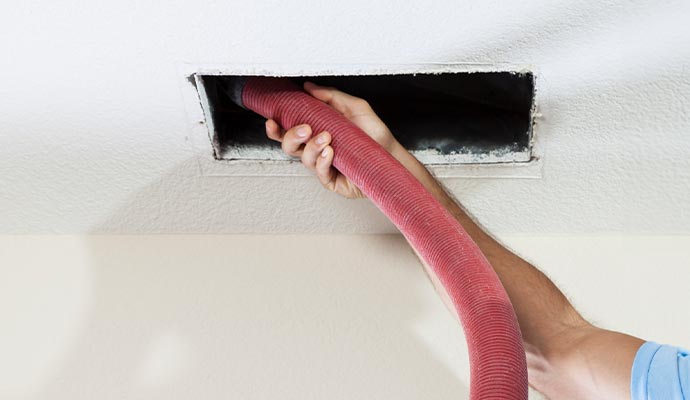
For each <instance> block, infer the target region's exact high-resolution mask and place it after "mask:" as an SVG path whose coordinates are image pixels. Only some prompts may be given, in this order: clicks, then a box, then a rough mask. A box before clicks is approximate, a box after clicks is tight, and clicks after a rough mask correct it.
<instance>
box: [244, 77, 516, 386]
mask: <svg viewBox="0 0 690 400" xmlns="http://www.w3.org/2000/svg"><path fill="white" fill-rule="evenodd" d="M234 90H235V91H236V92H237V93H235V94H236V95H237V97H239V98H240V99H241V102H242V104H243V105H244V107H246V108H248V109H250V110H253V111H255V112H257V113H258V114H261V115H262V116H264V117H266V118H272V119H274V120H276V122H278V123H279V124H280V125H281V126H282V127H284V128H285V129H289V128H291V127H293V126H295V125H298V124H309V125H311V127H312V130H313V131H314V132H322V131H328V132H330V134H331V136H332V143H331V146H333V150H334V159H333V165H334V166H335V167H336V168H337V169H338V171H340V172H341V173H343V174H344V175H345V176H346V177H347V178H348V179H350V181H352V182H353V183H354V184H355V185H357V187H358V188H360V189H361V191H362V193H364V194H365V195H366V196H367V197H368V198H369V199H370V200H371V201H373V202H374V204H376V205H377V206H378V207H379V208H380V209H381V211H383V213H384V214H386V216H388V218H390V220H391V221H392V222H393V223H394V224H395V225H396V226H397V227H398V229H400V231H401V232H402V234H403V235H405V237H406V238H407V239H408V240H409V242H410V243H411V244H412V246H413V247H414V248H415V250H417V252H418V254H419V255H420V256H421V257H422V258H423V259H424V261H425V262H426V263H427V264H428V265H429V266H430V267H431V270H432V271H433V273H434V274H436V276H437V277H438V280H439V281H440V282H441V284H442V285H443V287H444V288H445V290H446V291H447V292H448V295H449V296H450V298H451V299H452V302H453V305H454V306H455V309H456V311H457V313H458V315H459V317H460V321H461V323H462V325H463V329H464V330H465V337H466V339H467V347H468V350H469V357H470V367H471V374H470V398H471V399H473V400H476V399H482V400H483V399H520V400H524V399H527V366H526V361H525V351H524V348H523V346H522V338H521V335H520V327H519V326H518V322H517V318H516V316H515V312H514V311H513V307H512V305H511V303H510V300H509V299H508V295H507V294H506V292H505V290H504V289H503V286H502V285H501V282H500V281H499V279H498V276H497V275H496V273H495V272H494V270H493V268H492V267H491V265H490V264H489V262H488V261H487V260H486V258H485V257H484V255H483V254H482V253H481V251H480V250H479V248H478V247H477V245H476V244H475V243H474V242H473V241H472V239H471V238H470V237H469V235H468V234H467V233H466V232H465V230H464V229H463V228H462V227H461V226H460V224H459V223H458V222H457V220H456V219H455V218H454V217H453V216H452V215H451V214H450V213H449V212H448V211H447V210H446V209H445V208H444V207H443V206H442V205H441V204H440V203H439V202H438V201H437V200H436V199H435V198H434V197H433V196H432V195H431V194H430V193H429V192H428V191H427V190H426V189H425V188H424V186H422V184H421V183H419V181H417V179H415V178H414V176H412V174H411V173H410V172H409V171H408V170H407V169H405V167H403V166H402V165H401V164H400V163H399V162H398V161H397V160H396V159H395V158H393V157H392V156H391V155H390V154H389V153H388V152H387V151H386V150H384V149H383V148H382V147H381V146H380V145H379V144H378V143H376V142H375V141H374V140H373V139H371V138H370V137H369V136H368V135H367V134H366V133H364V132H363V131H362V130H361V129H359V128H358V127H356V126H355V125H354V124H353V123H351V122H350V121H349V120H348V119H347V118H345V117H344V116H343V115H341V114H340V113H339V112H337V111H335V110H333V109H332V108H331V107H330V106H328V105H327V104H325V103H323V102H321V101H319V100H317V99H315V98H314V97H312V96H310V95H309V94H307V93H306V92H304V91H303V90H301V89H300V88H298V87H297V86H296V85H295V84H293V83H292V82H290V81H289V80H287V79H280V78H269V77H251V78H247V79H246V81H243V82H242V85H240V86H239V87H238V88H235V89H234Z"/></svg>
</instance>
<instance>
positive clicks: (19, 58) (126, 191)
mask: <svg viewBox="0 0 690 400" xmlns="http://www.w3.org/2000/svg"><path fill="white" fill-rule="evenodd" d="M292 3H298V4H292ZM162 4H163V3H159V4H158V5H156V4H149V3H147V2H138V1H119V2H108V3H105V4H98V3H97V2H84V3H83V4H78V3H77V2H73V1H72V2H68V1H50V2H49V1H39V2H23V3H18V2H16V3H14V4H13V6H12V7H11V8H9V9H7V10H5V11H4V12H3V13H2V15H0V26H2V27H3V29H2V33H0V50H2V52H3V55H2V57H0V71H2V73H3V77H4V82H3V86H2V90H0V93H1V94H2V95H1V96H0V110H2V111H0V232H4V233H23V232H118V233H123V232H255V233H267V232H271V233H274V232H283V233H293V232H295V233H296V232H341V233H364V232H390V231H393V227H392V226H391V225H390V224H389V223H388V222H387V221H386V219H385V218H384V217H383V216H382V215H381V214H380V213H379V212H378V211H377V210H376V209H375V208H374V207H373V206H371V205H370V204H369V203H368V202H367V201H347V200H344V199H339V198H337V197H336V196H334V195H332V194H331V193H327V192H325V191H324V190H322V189H321V188H320V187H319V186H318V184H317V183H316V182H315V180H314V179H311V178H310V177H282V178H281V177H261V178H255V177H231V176H215V177H211V176H206V175H204V174H203V173H202V171H203V170H204V169H203V168H201V167H200V165H203V164H204V163H205V162H207V161H209V157H210V153H207V152H206V151H203V150H200V149H199V147H198V146H194V145H192V144H191V143H190V142H192V141H195V140H197V139H199V138H198V137H194V134H195V132H196V131H195V129H194V128H193V124H192V123H190V121H191V120H193V118H190V116H189V115H188V114H186V112H187V111H186V107H185V96H184V95H183V94H181V90H180V89H181V88H182V87H183V85H184V82H185V81H184V75H185V73H186V71H187V70H186V68H189V66H198V65H217V66H221V67H222V66H230V65H232V66H234V67H235V68H243V69H245V70H247V71H249V70H255V69H257V68H263V69H268V71H269V72H271V71H272V72H275V73H279V72H286V71H293V72H299V71H302V70H305V69H307V68H309V69H316V70H317V72H321V73H328V72H329V71H332V70H333V69H334V68H336V67H335V66H341V67H340V68H342V66H343V65H346V66H347V65H349V66H357V68H360V69H366V70H369V71H375V70H376V69H377V66H380V65H390V64H396V63H402V64H407V63H435V62H455V63H463V62H467V63H489V64H501V63H508V64H511V65H519V66H524V67H528V68H531V69H533V70H535V71H536V73H537V79H538V85H539V86H538V89H539V92H538V94H537V96H538V102H539V108H540V112H541V114H542V115H543V117H542V119H541V120H540V121H539V123H538V126H537V127H536V135H537V140H538V141H539V144H540V146H541V151H542V152H543V157H542V160H541V161H542V164H541V165H540V168H541V169H540V171H539V174H538V176H540V177H537V178H536V179H512V178H497V177H493V178H485V179H460V178H452V179H446V180H445V184H446V185H447V186H448V187H449V188H450V189H451V190H452V191H453V192H454V193H455V194H456V195H457V197H459V198H460V199H461V200H462V201H463V202H464V203H465V205H466V206H467V208H469V209H470V211H471V212H473V213H474V214H476V216H477V217H478V218H479V219H480V220H481V221H482V222H483V223H484V224H485V225H487V226H489V227H490V228H492V229H493V230H494V231H496V232H502V233H532V234H534V233H564V232H570V233H575V232H577V233H600V232H628V233H690V206H688V198H690V46H688V43H690V28H688V27H687V21H688V20H690V3H688V2H687V1H685V0H675V1H663V2H660V1H658V0H656V1H652V0H648V1H636V2H629V1H622V0H620V1H605V2H602V1H594V0H587V1H582V0H581V1H572V0H571V1H564V0H563V1H554V2H548V3H544V2H541V1H536V0H533V1H527V2H511V1H485V2H475V1H457V0H454V1H450V0H446V1H437V2H434V5H433V7H430V6H429V5H428V4H427V3H423V2H417V3H415V4H407V3H400V2H397V1H393V0H387V1H379V2H371V1H364V0H354V1H349V2H333V4H327V2H317V1H300V2H291V4H290V5H286V3H285V2H277V1H270V0H254V1H251V2H239V1H207V2H203V3H199V2H195V1H190V0H178V1H174V2H167V3H165V5H164V6H163V5H162ZM312 72H313V71H312ZM183 91H184V89H183V90H182V92H183Z"/></svg>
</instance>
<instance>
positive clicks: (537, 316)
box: [266, 84, 643, 399]
mask: <svg viewBox="0 0 690 400" xmlns="http://www.w3.org/2000/svg"><path fill="white" fill-rule="evenodd" d="M305 90H307V91H308V92H309V93H310V94H312V95H313V96H314V97H316V98H318V99H319V100H322V101H324V102H326V103H327V104H329V105H331V106H332V107H333V108H334V109H336V110H337V111H339V112H341V113H343V114H344V115H345V116H346V117H347V118H349V119H350V120H351V121H352V122H353V123H355V124H356V125H358V126H359V127H360V128H361V129H362V130H364V131H365V132H367V133H368V134H370V136H372V137H373V138H374V139H375V140H376V141H377V142H379V143H380V144H381V145H382V146H383V147H384V148H385V149H386V150H387V151H388V152H389V153H390V154H391V155H393V156H394V157H395V158H396V159H397V160H398V161H399V162H400V163H401V164H403V166H405V167H406V168H407V169H408V170H409V171H410V172H411V173H412V174H413V175H414V176H415V177H416V178H417V179H418V180H419V181H420V182H421V183H422V184H423V185H424V186H425V187H426V188H427V190H429V192H430V193H431V194H432V195H433V196H434V197H435V198H436V199H437V200H438V201H439V202H441V204H442V205H443V206H444V207H446V209H448V211H449V212H450V213H452V214H453V216H455V218H456V219H457V220H458V221H459V222H460V224H461V225H462V226H463V227H464V228H465V230H466V231H467V233H468V234H469V235H470V236H471V237H472V239H473V240H474V241H475V242H476V243H477V245H478V246H479V248H480V249H481V250H482V252H483V253H484V255H485V256H486V257H487V259H488V260H489V262H490V263H491V265H492V266H493V268H494V269H495V271H496V273H497V275H498V276H499V278H500V279H501V282H502V283H503V286H504V287H505V288H506V291H507V293H508V295H509V297H510V299H511V301H512V303H513V306H514V308H515V311H516V314H517V317H518V321H519V323H520V327H521V331H522V335H523V340H524V344H525V348H526V351H527V357H528V368H529V373H530V384H531V385H532V386H534V387H535V388H536V389H537V390H539V391H541V392H542V393H544V394H545V395H547V396H548V397H549V398H567V399H578V398H587V399H591V398H605V399H617V398H620V399H625V398H630V370H631V366H632V361H633V359H634V357H635V354H636V351H637V348H639V346H640V345H641V344H642V343H643V342H642V341H641V340H640V339H637V338H633V337H631V336H627V335H624V334H621V333H617V332H611V331H606V330H603V329H600V328H596V327H594V326H593V325H591V324H589V323H588V322H587V321H586V320H584V318H582V317H581V316H580V315H579V314H578V313H577V311H576V310H575V309H574V308H573V307H572V305H571V304H570V302H569V301H568V300H567V298H566V297H565V296H564V295H563V294H562V293H561V292H560V290H559V289H558V288H557V287H556V286H555V285H554V284H553V283H552V282H551V281H550V280H549V279H548V278H547V277H546V276H545V275H544V274H543V273H541V272H540V271H538V270H537V269H536V268H534V267H533V266H532V265H530V264H529V263H527V262H526V261H524V260H523V259H521V258H520V257H518V256H516V255H515V254H513V253H512V252H511V251H509V250H508V249H506V248H505V247H504V246H502V245H501V244H500V243H499V242H498V241H497V240H495V239H494V238H493V237H491V236H490V235H489V234H487V233H486V232H485V231H484V230H483V229H482V228H481V227H480V226H479V225H478V224H477V223H475V222H474V221H473V220H472V218H471V217H470V216H469V214H468V213H466V212H465V211H464V210H463V209H462V207H461V206H460V205H459V204H458V203H457V202H456V201H455V200H454V199H453V198H452V197H451V196H450V195H449V194H448V193H447V192H446V191H445V190H444V188H443V187H442V185H441V184H440V183H439V182H438V181H437V180H435V179H434V178H433V176H432V175H431V174H430V173H429V172H428V171H427V170H426V168H424V166H423V165H422V164H421V163H419V162H418V161H417V160H416V158H415V157H414V156H412V155H411V154H410V153H409V152H407V150H405V149H404V148H403V147H402V146H401V145H400V144H399V143H398V142H397V141H396V140H395V138H394V137H393V135H392V134H391V133H390V131H389V130H388V128H387V127H386V126H385V124H383V122H381V120H380V119H378V117H377V116H376V114H374V112H373V110H371V107H369V106H368V104H367V103H366V102H364V101H363V100H361V99H357V98H355V97H352V96H349V95H347V94H345V93H342V92H339V91H337V90H335V89H332V88H324V87H320V86H316V85H313V84H305ZM266 128H267V134H268V136H269V137H271V138H272V139H275V140H278V141H281V142H282V147H283V150H285V152H286V153H288V154H290V155H292V156H295V157H299V158H300V159H301V160H302V163H303V164H304V165H305V166H306V167H307V168H309V169H311V170H314V171H315V172H316V175H317V176H318V178H319V180H320V181H321V182H322V184H323V185H324V186H325V187H326V188H328V189H329V190H331V191H334V192H336V193H339V194H342V195H344V196H346V197H351V198H354V197H362V193H361V192H360V191H359V189H358V188H356V187H355V186H354V185H353V184H352V183H351V182H349V180H347V178H346V177H344V176H343V175H342V174H340V173H339V172H338V171H337V170H336V169H335V168H333V166H332V161H333V148H332V147H330V145H329V144H330V134H328V133H327V132H325V133H324V132H317V133H314V132H311V130H310V128H309V127H307V126H299V127H295V128H293V129H290V130H289V131H287V132H282V131H281V130H280V127H278V126H277V124H276V123H275V122H273V121H268V122H267V125H266ZM300 133H303V135H301V136H300ZM430 277H431V278H432V281H434V279H433V278H434V276H433V274H430ZM436 287H437V290H438V291H439V293H440V294H441V295H442V297H444V298H447V296H446V295H445V292H444V290H443V288H442V287H441V286H440V285H438V284H436ZM450 309H451V310H453V309H452V307H450Z"/></svg>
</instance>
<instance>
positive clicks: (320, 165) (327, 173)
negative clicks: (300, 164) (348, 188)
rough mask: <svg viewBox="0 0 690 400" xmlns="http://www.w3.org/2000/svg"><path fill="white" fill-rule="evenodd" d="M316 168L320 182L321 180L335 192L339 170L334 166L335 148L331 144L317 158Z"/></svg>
mask: <svg viewBox="0 0 690 400" xmlns="http://www.w3.org/2000/svg"><path fill="white" fill-rule="evenodd" d="M315 170H316V176H317V177H318V178H319V182H321V184H322V185H323V186H324V187H325V188H326V189H328V190H330V191H332V192H334V191H335V183H336V177H337V176H338V171H336V169H335V168H333V148H332V147H331V146H326V147H324V149H323V150H321V152H320V153H319V156H318V157H317V159H316V165H315Z"/></svg>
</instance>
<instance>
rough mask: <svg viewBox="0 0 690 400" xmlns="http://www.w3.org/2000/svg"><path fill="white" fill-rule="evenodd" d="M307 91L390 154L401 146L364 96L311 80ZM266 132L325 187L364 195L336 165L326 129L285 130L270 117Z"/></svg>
mask: <svg viewBox="0 0 690 400" xmlns="http://www.w3.org/2000/svg"><path fill="white" fill-rule="evenodd" d="M304 90H305V91H307V93H309V94H310V95H312V96H314V97H315V98H317V99H319V100H321V101H323V102H324V103H326V104H328V105H329V106H331V107H333V108H334V109H335V110H336V111H338V112H340V113H342V114H343V115H344V116H345V117H347V119H349V120H350V121H352V123H354V124H355V125H357V126H358V127H359V128H360V129H362V130H363V131H364V132H366V133H367V134H368V135H369V136H371V137H372V138H373V139H374V140H375V141H376V142H377V143H379V144H380V145H381V146H383V148H385V149H386V150H388V152H389V153H392V152H393V149H394V148H395V147H396V145H398V143H397V141H396V140H395V137H393V134H392V133H391V132H390V130H389V129H388V127H387V126H386V124H384V123H383V121H381V119H380V118H379V117H378V116H377V115H376V114H375V113H374V110H372V109H371V107H370V106H369V104H368V103H367V102H366V101H365V100H364V99H360V98H358V97H354V96H351V95H349V94H347V93H343V92H341V91H339V90H336V89H335V88H331V87H325V86H319V85H316V84H314V83H311V82H306V83H305V84H304ZM266 135H268V137H269V138H271V139H273V140H276V141H278V142H281V143H282V144H281V147H282V149H283V151H284V152H285V153H286V154H288V155H290V156H293V157H299V158H300V159H301V160H302V164H304V166H305V167H307V168H308V169H310V170H312V171H315V172H316V176H317V177H318V178H319V181H321V184H323V186H324V187H326V189H328V190H330V191H332V192H335V193H338V194H340V195H342V196H344V197H347V198H349V199H355V198H362V197H365V196H364V194H363V193H362V191H361V190H359V188H358V187H357V186H355V185H354V184H353V183H352V182H350V180H348V179H347V178H346V177H345V176H344V175H343V174H341V173H340V172H339V171H338V170H337V169H335V167H333V148H332V147H331V146H330V144H331V139H332V138H331V134H330V133H328V132H325V131H324V132H319V133H318V134H317V135H313V132H312V130H311V127H310V126H309V125H298V126H295V127H293V128H291V129H289V130H288V131H287V132H285V131H283V130H282V128H281V127H280V126H279V125H278V123H276V122H275V121H274V120H272V119H269V120H268V121H266Z"/></svg>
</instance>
